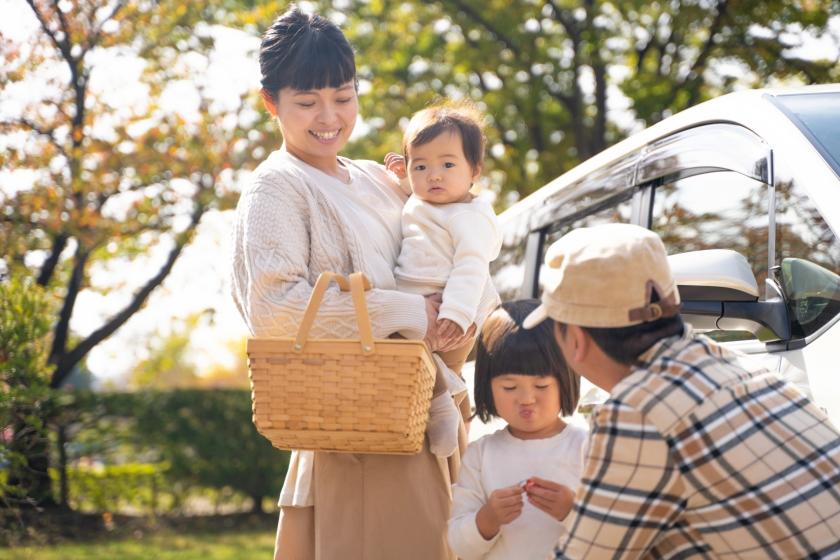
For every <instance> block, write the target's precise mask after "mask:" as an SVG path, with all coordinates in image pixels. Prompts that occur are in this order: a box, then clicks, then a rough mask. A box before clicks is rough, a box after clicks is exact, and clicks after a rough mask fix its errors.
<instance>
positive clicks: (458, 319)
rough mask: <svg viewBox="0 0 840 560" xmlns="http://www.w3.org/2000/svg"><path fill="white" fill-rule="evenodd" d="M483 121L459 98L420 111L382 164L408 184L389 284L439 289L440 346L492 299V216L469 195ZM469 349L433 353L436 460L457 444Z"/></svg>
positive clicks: (478, 164) (479, 317)
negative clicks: (395, 150)
mask: <svg viewBox="0 0 840 560" xmlns="http://www.w3.org/2000/svg"><path fill="white" fill-rule="evenodd" d="M483 121H484V118H483V116H482V115H481V113H480V112H479V111H478V110H477V109H476V108H475V107H473V106H472V105H470V104H468V103H466V102H460V103H453V102H446V103H441V104H439V105H435V106H433V107H429V108H427V109H423V110H422V111H419V112H417V113H415V114H414V115H413V116H412V117H411V120H410V121H409V123H408V127H407V128H406V131H405V135H404V138H403V153H404V156H399V155H398V154H394V153H391V154H388V156H386V158H385V164H386V167H387V168H388V169H389V170H391V171H393V172H394V173H395V174H396V175H397V176H399V177H400V178H401V179H405V178H406V176H407V177H408V182H409V185H410V187H411V196H410V197H409V199H408V201H407V202H406V203H405V206H404V208H403V212H402V223H401V225H402V234H403V241H402V245H401V247H400V254H399V257H398V258H397V266H396V268H395V269H394V277H395V278H396V281H397V288H398V289H399V290H401V291H407V292H411V293H417V294H422V295H424V296H425V295H429V294H434V293H441V294H442V302H441V304H440V308H439V310H438V333H439V334H440V337H441V339H442V340H441V343H442V346H443V347H446V346H447V345H448V343H449V342H451V341H456V340H459V339H461V338H462V337H463V336H464V335H465V334H467V333H468V332H469V330H470V328H471V327H472V325H476V326H480V325H481V323H482V322H483V321H484V318H485V317H486V316H487V315H488V314H489V313H490V311H491V310H493V309H494V308H495V307H496V306H497V305H498V303H499V296H498V294H497V293H496V290H495V289H494V288H493V284H492V282H491V281H490V271H489V263H490V261H492V260H493V259H495V258H496V256H498V254H499V249H500V248H501V236H500V233H499V228H498V225H497V223H496V213H495V212H494V211H493V208H492V206H490V204H489V203H488V202H487V201H485V200H483V199H480V198H477V197H475V196H474V195H473V194H472V193H470V188H471V187H472V185H473V183H474V182H475V181H476V180H477V179H478V177H479V176H480V174H481V168H482V164H483V162H484V144H485V138H484V132H483ZM472 346H473V340H472V338H470V340H469V342H468V343H467V344H462V345H461V346H460V347H457V348H452V349H450V350H449V351H448V352H444V353H442V354H441V355H440V356H438V355H436V356H435V361H436V363H437V366H438V376H437V382H436V385H435V397H434V398H433V399H432V404H431V410H430V417H429V429H428V433H429V446H430V449H431V451H432V453H434V454H436V455H438V456H441V457H448V456H450V455H452V454H453V453H454V452H455V451H456V449H457V448H458V443H459V440H458V435H459V425H460V422H461V413H460V412H459V410H458V408H456V403H458V404H461V403H463V404H464V407H465V408H466V410H467V411H468V404H469V403H468V400H467V399H466V395H467V390H466V389H467V388H466V385H464V383H463V381H462V380H461V377H460V370H461V367H462V366H463V364H464V360H465V359H466V357H467V354H469V352H470V350H471V349H472ZM453 370H454V372H458V373H454V372H453ZM453 397H454V400H453ZM468 415H469V412H467V416H468Z"/></svg>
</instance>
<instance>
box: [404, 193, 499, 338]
mask: <svg viewBox="0 0 840 560" xmlns="http://www.w3.org/2000/svg"><path fill="white" fill-rule="evenodd" d="M402 234H403V240H402V246H401V248H400V255H399V257H398V258H397V267H396V268H395V269H394V276H395V277H396V279H397V286H398V287H399V289H400V290H403V291H408V292H412V293H419V294H424V295H425V294H430V293H434V292H438V291H441V290H442V291H443V304H442V305H441V306H440V310H439V312H438V318H440V319H450V320H452V321H454V322H455V323H457V324H458V326H460V327H461V328H462V329H463V330H464V331H466V330H467V329H468V328H469V326H470V325H472V324H473V323H476V324H477V325H478V326H480V325H481V322H482V321H483V319H484V317H485V316H486V315H487V314H488V313H489V312H490V311H492V310H493V308H495V307H496V305H498V303H499V296H498V294H497V293H496V290H495V288H493V283H492V282H491V280H490V270H489V264H490V262H491V261H492V260H493V259H495V258H496V257H497V256H499V250H500V249H501V246H502V237H501V233H500V231H499V226H498V223H497V221H496V213H495V212H494V211H493V208H492V206H490V204H488V203H487V202H486V201H485V200H483V199H480V198H474V199H473V200H471V201H470V202H453V203H450V204H432V203H430V202H426V201H423V200H420V199H419V198H417V197H416V196H413V195H412V196H411V197H410V198H409V199H408V202H406V203H405V206H404V207H403V211H402Z"/></svg>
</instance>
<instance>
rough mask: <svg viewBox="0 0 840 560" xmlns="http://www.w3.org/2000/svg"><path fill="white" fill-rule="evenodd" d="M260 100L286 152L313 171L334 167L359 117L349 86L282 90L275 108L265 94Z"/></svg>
mask: <svg viewBox="0 0 840 560" xmlns="http://www.w3.org/2000/svg"><path fill="white" fill-rule="evenodd" d="M263 99H265V100H266V107H267V108H268V110H269V112H271V114H272V115H274V116H276V117H277V120H278V122H279V123H280V131H281V132H282V134H283V141H284V142H285V144H286V149H287V150H288V151H289V152H290V153H291V154H292V155H294V156H297V157H299V158H300V159H302V160H303V161H305V162H307V163H309V164H310V165H314V166H315V167H321V166H322V165H324V164H326V165H330V166H331V165H334V164H335V158H336V156H337V155H338V152H339V151H340V150H341V149H342V148H344V145H345V144H347V140H349V139H350V134H351V133H352V132H353V127H354V126H355V124H356V116H357V115H358V113H359V100H358V98H357V97H356V86H355V84H354V83H353V82H347V83H346V84H343V85H341V86H339V87H337V88H330V87H327V88H322V89H314V90H298V89H293V88H290V87H286V88H283V89H281V90H280V92H279V95H278V99H277V102H276V104H275V103H274V100H272V99H271V98H270V97H268V98H267V99H266V95H265V94H264V95H263Z"/></svg>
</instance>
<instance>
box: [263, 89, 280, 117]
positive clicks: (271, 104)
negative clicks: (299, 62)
mask: <svg viewBox="0 0 840 560" xmlns="http://www.w3.org/2000/svg"><path fill="white" fill-rule="evenodd" d="M260 95H261V96H262V100H263V105H265V109H266V111H268V112H269V113H270V114H271V116H272V117H277V102H276V101H275V100H274V96H273V95H271V92H269V91H268V90H267V89H265V88H263V89H261V90H260Z"/></svg>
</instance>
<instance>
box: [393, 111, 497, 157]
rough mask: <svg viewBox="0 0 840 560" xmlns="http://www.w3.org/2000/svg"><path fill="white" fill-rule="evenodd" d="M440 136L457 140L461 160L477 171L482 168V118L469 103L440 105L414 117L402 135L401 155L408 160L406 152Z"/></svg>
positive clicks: (484, 140) (483, 142)
mask: <svg viewBox="0 0 840 560" xmlns="http://www.w3.org/2000/svg"><path fill="white" fill-rule="evenodd" d="M444 132H450V133H451V132H457V133H458V134H459V135H460V136H461V147H462V149H463V150H464V157H465V158H466V160H467V162H468V163H469V164H470V166H471V167H472V168H473V171H474V172H475V171H478V170H479V169H480V168H481V166H482V165H483V164H484V145H485V144H486V142H487V140H486V138H485V137H484V115H482V113H481V111H479V110H478V108H477V107H476V106H475V104H473V103H472V102H470V101H466V100H463V101H444V102H442V103H438V104H437V105H433V106H431V107H427V108H425V109H423V110H421V111H418V112H416V113H414V115H413V116H412V117H411V120H410V121H409V123H408V127H407V128H406V130H405V134H404V135H403V146H402V147H403V155H404V156H405V161H406V163H407V162H408V161H409V160H410V158H409V155H410V154H409V148H412V147H415V146H422V145H423V144H427V143H429V142H431V141H432V140H434V139H435V138H437V137H438V136H440V135H441V134H443V133H444Z"/></svg>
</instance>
